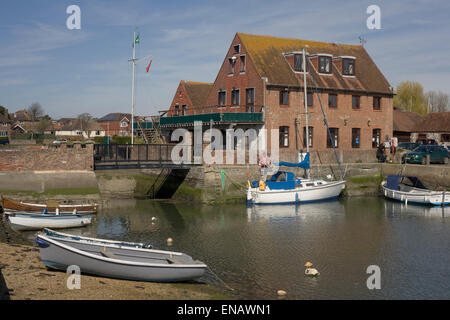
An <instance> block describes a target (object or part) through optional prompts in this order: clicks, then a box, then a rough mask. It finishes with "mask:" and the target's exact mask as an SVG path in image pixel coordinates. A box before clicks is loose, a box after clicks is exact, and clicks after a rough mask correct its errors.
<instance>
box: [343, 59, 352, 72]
mask: <svg viewBox="0 0 450 320" xmlns="http://www.w3.org/2000/svg"><path fill="white" fill-rule="evenodd" d="M342 74H343V75H346V76H354V75H355V59H350V58H345V59H342Z"/></svg>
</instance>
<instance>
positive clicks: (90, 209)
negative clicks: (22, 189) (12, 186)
mask: <svg viewBox="0 0 450 320" xmlns="http://www.w3.org/2000/svg"><path fill="white" fill-rule="evenodd" d="M2 206H3V209H4V210H6V211H8V210H11V211H24V212H36V213H41V212H43V211H44V210H45V209H46V212H47V213H57V212H58V213H74V212H75V213H78V214H92V213H96V212H97V209H98V205H97V204H93V205H92V204H59V203H58V202H56V201H54V200H49V201H47V202H46V203H45V204H39V203H26V202H19V201H14V200H11V199H8V198H5V197H3V196H2ZM57 209H58V210H57Z"/></svg>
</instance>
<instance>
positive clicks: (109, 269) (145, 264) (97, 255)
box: [36, 230, 208, 282]
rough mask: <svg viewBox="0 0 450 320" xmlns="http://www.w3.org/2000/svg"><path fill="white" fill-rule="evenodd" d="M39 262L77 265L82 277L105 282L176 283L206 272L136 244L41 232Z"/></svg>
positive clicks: (180, 255)
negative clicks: (104, 279)
mask: <svg viewBox="0 0 450 320" xmlns="http://www.w3.org/2000/svg"><path fill="white" fill-rule="evenodd" d="M36 243H37V244H38V246H39V250H40V254H41V260H42V262H43V263H44V264H45V265H46V266H47V267H49V268H51V269H57V270H64V271H65V270H67V267H68V266H70V265H77V266H78V267H79V268H80V271H81V272H82V273H85V274H92V275H98V276H103V277H109V278H117V279H126V280H136V281H156V282H178V281H189V280H194V279H197V278H200V277H201V276H203V275H204V273H205V272H206V269H207V268H208V267H207V265H206V264H204V263H203V262H201V261H198V260H194V259H193V258H192V257H190V256H188V255H187V254H184V253H181V252H173V251H165V250H155V249H150V248H148V247H143V246H142V244H140V243H130V242H121V241H111V240H105V239H95V238H86V237H78V236H71V235H67V234H63V233H57V232H54V231H51V230H44V233H40V234H38V235H37V238H36Z"/></svg>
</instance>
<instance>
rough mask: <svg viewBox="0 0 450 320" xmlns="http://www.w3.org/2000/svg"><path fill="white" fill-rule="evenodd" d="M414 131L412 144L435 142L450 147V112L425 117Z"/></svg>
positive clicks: (430, 114)
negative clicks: (425, 141)
mask: <svg viewBox="0 0 450 320" xmlns="http://www.w3.org/2000/svg"><path fill="white" fill-rule="evenodd" d="M412 131H413V134H412V138H411V140H412V142H416V141H418V140H434V141H435V142H436V143H438V144H445V145H447V146H450V112H431V113H429V114H427V115H425V116H423V117H422V119H421V120H420V121H418V122H417V123H416V125H415V126H414V128H413V130H412Z"/></svg>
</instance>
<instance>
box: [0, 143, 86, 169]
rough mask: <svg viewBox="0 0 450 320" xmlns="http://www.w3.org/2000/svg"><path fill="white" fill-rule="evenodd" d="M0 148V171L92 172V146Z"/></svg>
mask: <svg viewBox="0 0 450 320" xmlns="http://www.w3.org/2000/svg"><path fill="white" fill-rule="evenodd" d="M85 146H86V147H85V148H82V147H81V144H74V146H73V148H67V147H66V146H59V147H54V146H17V147H10V146H9V147H2V148H0V171H70V170H84V171H93V167H94V157H93V145H92V144H86V145H85Z"/></svg>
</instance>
